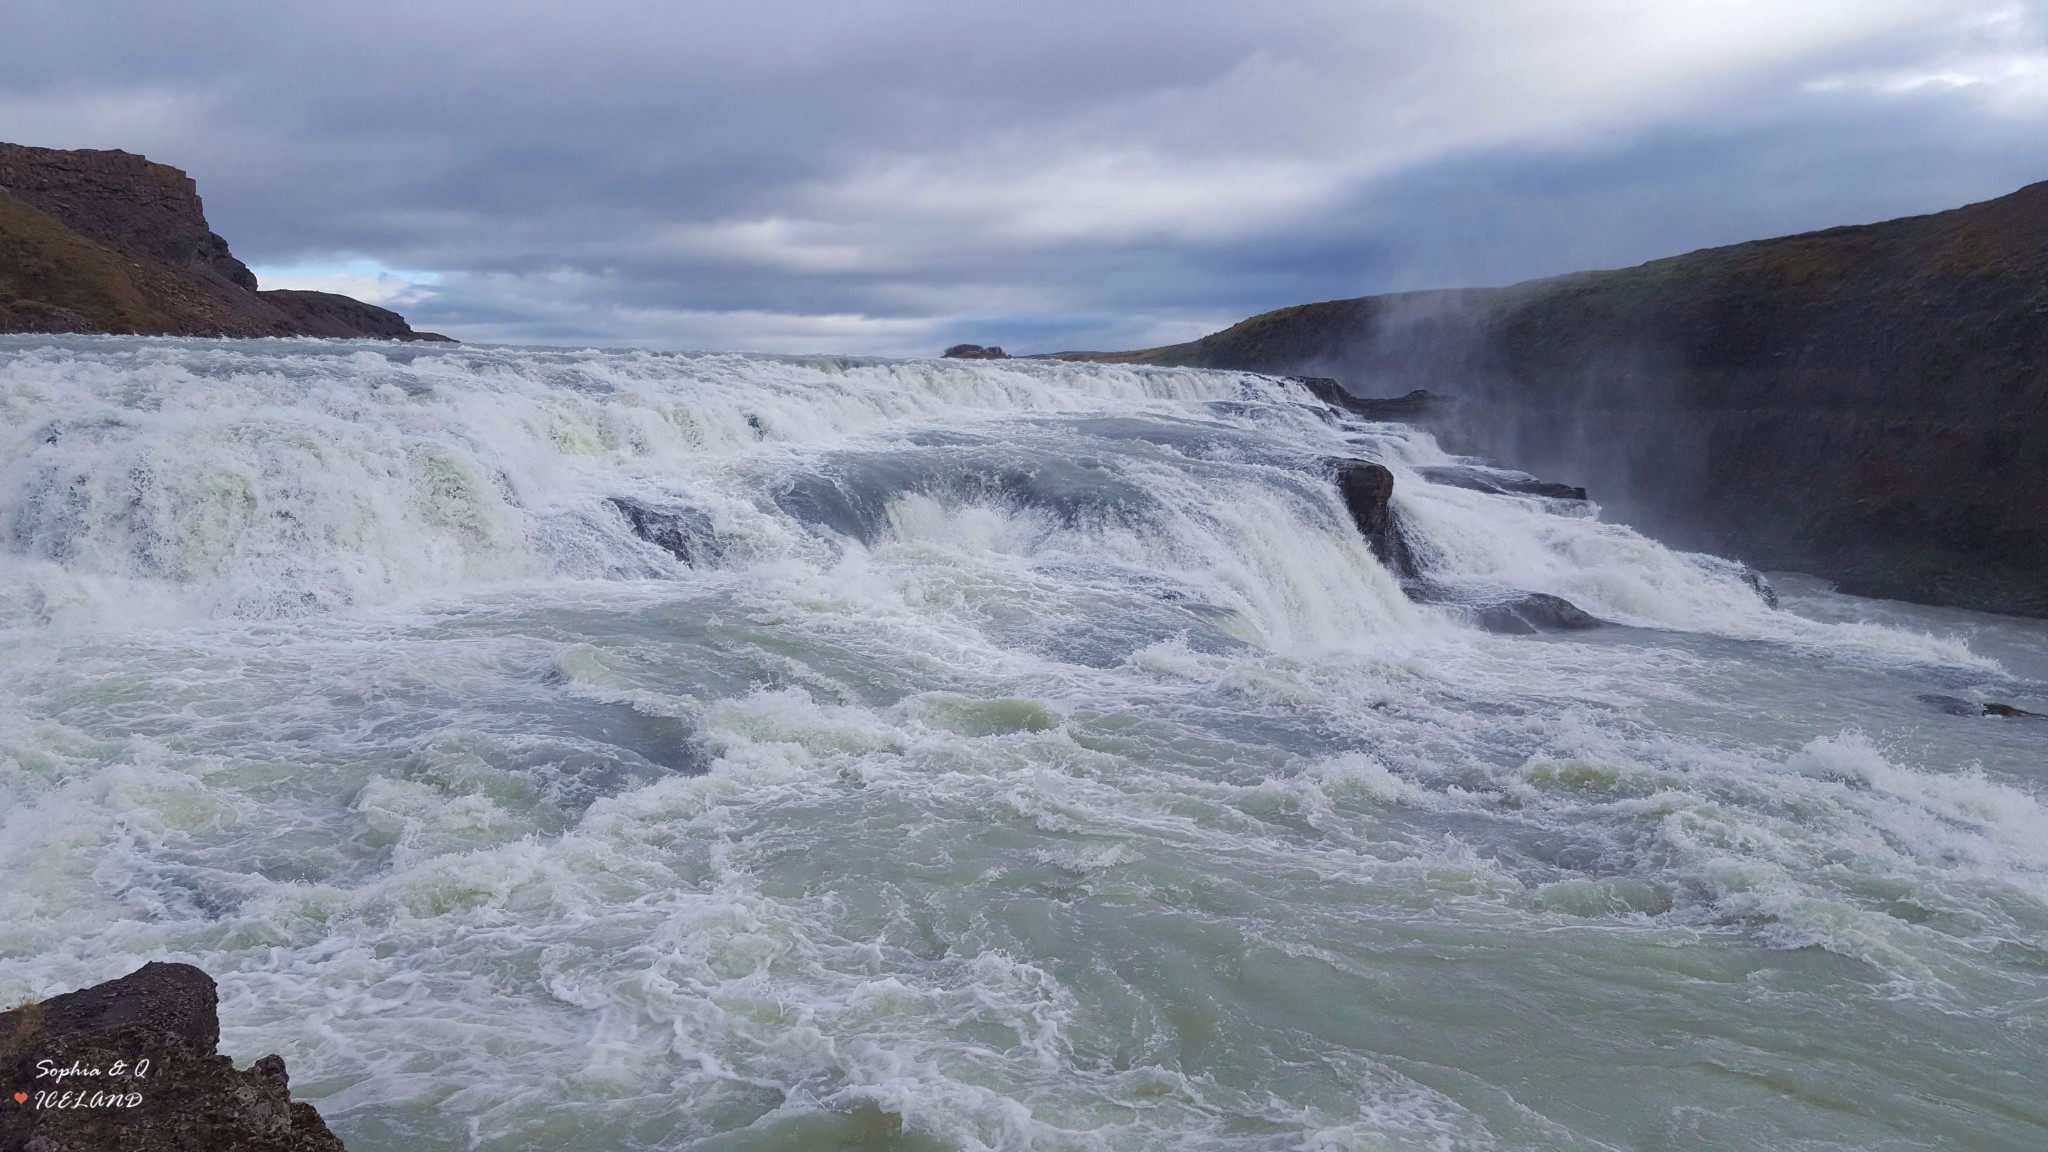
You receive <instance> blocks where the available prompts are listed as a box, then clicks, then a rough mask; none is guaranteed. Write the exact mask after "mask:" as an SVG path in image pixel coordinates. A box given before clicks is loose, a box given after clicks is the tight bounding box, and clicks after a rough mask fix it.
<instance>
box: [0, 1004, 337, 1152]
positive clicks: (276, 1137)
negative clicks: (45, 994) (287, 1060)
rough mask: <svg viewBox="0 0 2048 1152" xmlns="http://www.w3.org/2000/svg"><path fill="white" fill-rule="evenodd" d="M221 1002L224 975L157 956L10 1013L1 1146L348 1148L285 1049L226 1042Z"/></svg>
mask: <svg viewBox="0 0 2048 1152" xmlns="http://www.w3.org/2000/svg"><path fill="white" fill-rule="evenodd" d="M218 1008H219V995H218V993H217V991H216V989H215V986H214V982H213V978H212V977H210V976H208V975H207V974H206V973H204V972H202V971H200V970H199V969H197V968H194V967H192V966H191V965H189V964H158V963H152V964H145V965H143V966H142V967H141V968H140V969H138V970H137V971H135V972H133V973H131V974H129V975H127V976H123V977H122V978H120V979H118V980H109V981H107V982H106V983H104V984H96V985H94V986H93V987H91V988H86V989H83V990H82V991H78V992H68V993H65V994H64V995H61V996H52V997H51V998H49V999H48V1000H44V1001H42V1002H40V1003H36V1004H29V1005H25V1006H23V1007H20V1008H16V1009H14V1010H12V1011H9V1012H5V1013H0V1152H145V1150H147V1152H158V1150H162V1152H173V1150H176V1152H343V1150H342V1143H341V1141H340V1139H338V1138H337V1137H336V1136H335V1135H334V1133H332V1132H330V1131H328V1129H327V1125H326V1123H325V1122H323V1121H322V1120H321V1119H320V1114H319V1112H317V1111H315V1110H314V1108H313V1106H312V1105H311V1104H295V1103H293V1102H292V1098H291V1085H290V1081H289V1080H288V1079H287V1077H286V1075H285V1066H284V1061H283V1059H281V1058H279V1057H277V1056H274V1055H272V1056H265V1057H263V1058H262V1059H261V1060H258V1061H256V1063H255V1064H254V1065H252V1066H251V1067H249V1068H248V1069H247V1070H243V1071H237V1070H236V1068H235V1065H234V1061H233V1060H232V1059H230V1058H229V1057H227V1056H223V1055H219V1054H218V1053H216V1052H215V1048H216V1047H217V1046H218V1045H219V1043H220V1018H219V1014H218ZM66 1073H69V1074H68V1075H67V1074H66ZM67 1094H68V1095H67Z"/></svg>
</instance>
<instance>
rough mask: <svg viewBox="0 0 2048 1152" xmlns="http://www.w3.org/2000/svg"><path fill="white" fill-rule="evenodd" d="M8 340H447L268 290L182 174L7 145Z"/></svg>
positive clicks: (318, 299)
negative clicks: (32, 336) (72, 335)
mask: <svg viewBox="0 0 2048 1152" xmlns="http://www.w3.org/2000/svg"><path fill="white" fill-rule="evenodd" d="M0 331H6V332H122V333H139V334H144V335H182V336H375V337H384V338H388V339H398V340H435V339H444V337H439V336H436V335H434V334H432V333H417V332H414V331H413V330H412V329H411V327H410V326H408V325H407V324H406V323H405V320H404V318H403V317H401V316H399V315H398V314H397V313H395V312H390V311H387V310H385V309H382V308H376V307H374V306H372V305H368V304H364V303H362V302H361V301H357V300H352V299H350V298H348V297H346V296H336V295H333V294H331V293H316V292H259V291H257V286H256V277H255V275H254V274H253V273H251V272H250V271H249V269H248V267H247V266H246V265H244V264H243V263H242V262H241V261H240V260H237V259H235V257H234V254H233V253H232V252H230V251H229V250H228V245H227V241H225V240H223V239H221V237H220V236H219V235H218V234H216V233H215V232H213V230H212V229H211V228H209V227H208V226H207V223H206V214H205V211H204V209H203V207H202V205H201V203H200V200H199V193H198V189H197V188H196V186H195V185H194V184H193V182H192V180H191V178H190V177H188V176H186V175H185V174H184V173H183V172H181V171H179V170H178V169H176V168H172V167H170V166H168V165H164V164H156V163H152V162H151V161H149V160H146V159H144V158H143V157H141V156H136V155H132V154H130V153H127V152H111V151H90V150H79V151H67V150H63V149H55V148H31V147H26V146H23V145H19V144H0Z"/></svg>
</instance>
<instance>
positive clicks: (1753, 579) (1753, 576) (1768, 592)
mask: <svg viewBox="0 0 2048 1152" xmlns="http://www.w3.org/2000/svg"><path fill="white" fill-rule="evenodd" d="M1742 582H1743V583H1744V584H1747V585H1749V587H1750V590H1751V591H1752V592H1755V593H1756V594H1757V596H1758V597H1759V598H1761V599H1762V600H1763V602H1764V604H1765V606H1767V607H1771V608H1776V607H1777V606H1778V590H1777V589H1776V588H1773V587H1771V582H1770V581H1769V580H1766V579H1764V574H1763V573H1761V572H1759V571H1757V570H1756V569H1754V568H1751V567H1750V566H1748V565H1747V564H1745V565H1743V566H1742Z"/></svg>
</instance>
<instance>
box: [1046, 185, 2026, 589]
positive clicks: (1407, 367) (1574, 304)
mask: <svg viewBox="0 0 2048 1152" xmlns="http://www.w3.org/2000/svg"><path fill="white" fill-rule="evenodd" d="M1082 355H1084V356H1086V357H1087V358H1091V359H1096V358H1099V359H1106V360H1119V361H1125V362H1137V363H1155V364H1178V365H1188V366H1195V367H1210V368H1230V369H1240V370H1249V371H1258V372H1274V373H1283V374H1306V375H1319V376H1330V377H1335V378H1337V379H1338V380H1340V381H1341V382H1342V383H1343V384H1344V386H1345V387H1346V388H1348V389H1349V390H1351V391H1353V392H1355V393H1360V394H1365V395H1396V394H1399V393H1402V392H1406V391H1408V390H1410V389H1413V388H1427V389H1429V390H1431V391H1432V392H1434V393H1436V394H1439V395H1442V396H1446V397H1449V398H1452V402H1451V403H1446V404H1443V405H1440V406H1438V407H1436V408H1435V409H1434V410H1433V412H1432V413H1431V414H1429V415H1426V416H1424V417H1422V418H1421V420H1420V422H1421V423H1423V424H1425V425H1427V426H1430V427H1432V428H1433V429H1434V430H1436V431H1437V432H1438V433H1439V434H1440V435H1441V436H1442V438H1443V439H1444V441H1445V443H1446V444H1447V446H1449V447H1451V448H1453V449H1454V450H1458V451H1466V452H1472V453H1476V454H1481V455H1486V456H1490V457H1494V458H1497V459H1501V460H1504V461H1506V462H1509V463H1512V464H1514V465H1516V466H1517V467H1524V468H1528V469H1530V470H1532V471H1535V472H1538V473H1540V474H1543V475H1550V476H1561V477H1569V478H1570V479H1572V481H1573V482H1574V483H1583V484H1585V485H1587V486H1588V487H1589V488H1592V489H1593V494H1594V495H1595V496H1596V497H1597V498H1600V499H1602V500H1603V502H1605V503H1607V504H1609V505H1610V507H1613V508H1614V509H1615V510H1616V512H1617V513H1618V514H1619V515H1620V516H1622V517H1624V518H1626V519H1628V520H1629V521H1630V522H1633V523H1636V524H1639V525H1640V526H1643V527H1645V528H1647V529H1649V530H1651V531H1653V532H1656V533H1657V534H1659V535H1660V536H1662V537H1664V538H1666V539H1668V540H1671V541H1673V542H1675V543H1679V544H1681V545H1686V546H1692V547H1699V548H1703V549H1710V550H1714V551H1719V552H1722V553H1725V554H1730V555H1734V556H1736V557H1738V558H1740V559H1743V560H1746V561H1748V562H1750V563H1752V564H1757V565H1760V566H1765V567H1772V568H1785V569H1797V570H1803V571H1809V572H1814V573H1817V574H1820V575H1822V576H1826V577H1829V578H1831V579H1834V580H1836V581H1838V582H1839V583H1840V584H1841V585H1842V586H1843V588H1844V589H1845V590H1848V591H1854V592H1859V593H1864V594H1870V595H1880V596H1891V597H1899V598H1903V599H1910V600H1918V601H1922V602H1927V603H1938V604H1954V605H1962V606H1967V607H1977V608H1983V609H1987V610H1990V611H1998V612H2009V613H2019V614H2025V615H2035V616H2041V615H2048V515H2043V514H2042V511H2041V504H2040V497H2039V495H2038V493H2040V492H2042V491H2044V490H2048V183H2044V184H2035V185H2031V186H2029V187H2026V188H2023V189H2021V190H2020V191H2018V192H2015V193H2013V194H2012V195H2010V196H2005V197H2002V198H2000V199H1997V200H1991V201H1987V202H1985V203H1982V204H1973V205H1970V206H1968V207H1964V208H1958V209H1955V210H1952V211H1948V212H1940V213H1935V214H1933V215H1928V216H1916V217H1911V218H1908V219H1903V220H1893V221H1889V222H1886V223H1881V224H1871V225H1863V226H1857V227H1846V228H1832V229H1828V230H1826V231H1823V232H1814V233H1810V234H1806V235H1800V236H1788V237H1784V238H1780V239H1775V240H1762V241H1756V242H1753V243H1748V244H1738V245H1734V246H1731V247H1727V248H1713V249H1706V250H1703V251H1699V252H1693V253H1690V254H1687V255H1684V256H1676V257H1672V258H1670V259H1666V260H1657V261H1653V262H1651V263H1648V264H1644V265H1641V266H1639V267H1635V268H1627V269H1622V270H1618V271H1611V272H1589V273H1579V274H1575V275H1571V276H1563V277H1558V278H1555V279H1549V280H1539V281H1532V282H1529V283H1525V284H1519V285H1515V286H1513V287H1509V288H1498V289H1473V290H1463V291H1448V292H1420V293H1404V294H1398V295H1387V296H1368V297H1362V298H1359V299H1353V300H1334V301H1329V302H1327V303H1322V304H1308V305H1303V306H1300V307H1295V308H1286V309H1282V310H1280V311H1277V312H1269V313H1266V314H1264V315H1261V316H1254V317H1252V318H1251V319H1249V320H1246V321H1244V322H1242V323H1240V324H1237V325H1235V326H1233V327H1231V328H1228V329H1226V330H1224V331H1222V332H1218V333H1215V334H1213V335H1210V336H1206V337H1204V338H1202V339H1200V340H1196V341H1193V342H1191V343H1188V344H1180V345H1174V346H1171V347H1166V348H1154V349H1147V350H1144V351H1140V352H1130V353H1110V354H1082Z"/></svg>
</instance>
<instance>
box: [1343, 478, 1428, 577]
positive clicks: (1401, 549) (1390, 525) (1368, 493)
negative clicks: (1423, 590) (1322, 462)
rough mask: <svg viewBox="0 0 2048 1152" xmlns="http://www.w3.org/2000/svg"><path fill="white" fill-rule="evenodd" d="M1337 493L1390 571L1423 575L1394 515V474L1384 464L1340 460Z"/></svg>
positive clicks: (1367, 541)
mask: <svg viewBox="0 0 2048 1152" xmlns="http://www.w3.org/2000/svg"><path fill="white" fill-rule="evenodd" d="M1335 463H1336V465H1337V492H1338V494H1339V495H1341V496H1342V497H1343V498H1344V507H1345V508H1347V509H1349V510H1350V512H1351V522H1352V523H1353V524H1355V525H1357V526H1358V531H1359V534H1360V535H1362V536H1364V537H1365V541H1366V543H1367V544H1369V545H1371V546H1372V553H1373V555H1375V556H1377V557H1379V561H1380V563H1381V564H1384V565H1386V567H1387V570H1388V571H1390V572H1392V573H1394V574H1395V575H1396V576H1400V577H1402V578H1404V579H1413V578H1415V577H1416V576H1418V575H1420V574H1421V572H1420V569H1419V568H1418V566H1417V565H1416V563H1415V553H1414V550H1413V549H1411V548H1409V547H1408V541H1407V540H1406V539H1405V538H1404V537H1403V536H1402V535H1401V526H1400V523H1399V521H1398V520H1397V518H1396V516H1395V513H1394V506H1393V498H1394V474H1393V473H1392V472H1389V471H1388V470H1387V469H1386V467H1385V466H1384V465H1380V464H1373V463H1370V462H1368V461H1365V460H1339V461H1335Z"/></svg>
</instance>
